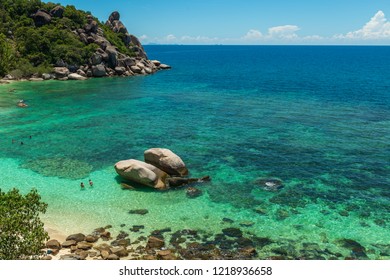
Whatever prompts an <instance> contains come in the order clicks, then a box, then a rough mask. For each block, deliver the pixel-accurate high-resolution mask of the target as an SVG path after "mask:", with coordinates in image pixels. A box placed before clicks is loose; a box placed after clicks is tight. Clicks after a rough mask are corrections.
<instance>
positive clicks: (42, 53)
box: [0, 0, 170, 81]
mask: <svg viewBox="0 0 390 280" xmlns="http://www.w3.org/2000/svg"><path fill="white" fill-rule="evenodd" d="M21 1H22V4H21V5H22V6H21V8H20V9H19V10H17V11H15V12H13V13H11V12H10V11H11V10H12V2H10V1H6V2H4V3H0V10H2V9H4V15H3V18H0V39H1V40H0V46H1V48H2V49H4V50H5V51H3V52H0V60H2V63H0V77H1V76H5V80H12V79H21V78H30V79H31V80H32V81H39V80H48V79H58V80H68V79H72V80H83V79H86V78H89V77H106V76H133V75H148V74H152V73H155V72H157V71H158V70H162V69H169V68H170V66H168V65H165V64H162V63H160V62H159V61H157V60H149V59H148V56H147V54H146V52H145V49H144V48H143V46H142V44H141V42H140V41H139V40H138V38H137V37H136V36H134V35H132V34H130V33H129V32H128V29H127V28H126V26H125V25H124V24H123V22H122V21H121V20H120V14H119V12H117V11H115V12H112V13H111V15H110V16H109V18H108V20H107V21H106V22H105V24H104V23H102V22H100V21H99V20H98V19H97V18H95V17H94V16H92V15H91V14H90V13H88V12H84V11H81V10H77V9H76V8H75V7H74V6H61V5H56V4H53V3H43V2H40V1H38V2H37V3H36V5H35V4H34V5H35V6H34V5H32V4H31V3H30V2H29V1H27V0H21ZM32 11H33V12H32ZM15 13H16V14H15ZM26 18H27V19H26Z"/></svg>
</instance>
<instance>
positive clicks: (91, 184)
mask: <svg viewBox="0 0 390 280" xmlns="http://www.w3.org/2000/svg"><path fill="white" fill-rule="evenodd" d="M89 185H90V186H91V187H92V186H93V182H92V180H91V179H89Z"/></svg>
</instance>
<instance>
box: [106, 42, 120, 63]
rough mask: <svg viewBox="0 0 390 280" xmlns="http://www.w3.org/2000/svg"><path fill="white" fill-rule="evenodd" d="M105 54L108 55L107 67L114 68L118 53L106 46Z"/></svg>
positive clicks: (111, 47)
mask: <svg viewBox="0 0 390 280" xmlns="http://www.w3.org/2000/svg"><path fill="white" fill-rule="evenodd" d="M106 53H107V55H108V66H109V67H110V68H115V67H116V66H117V65H118V52H117V50H116V48H115V47H114V46H108V47H107V48H106Z"/></svg>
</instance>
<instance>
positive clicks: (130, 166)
mask: <svg viewBox="0 0 390 280" xmlns="http://www.w3.org/2000/svg"><path fill="white" fill-rule="evenodd" d="M144 158H145V162H142V161H139V160H135V159H129V160H123V161H119V162H118V163H116V164H115V170H116V172H117V173H118V175H119V176H121V177H122V178H123V179H125V180H128V181H132V182H136V183H139V184H141V185H144V186H149V187H153V188H155V189H159V190H168V189H172V188H179V187H183V186H187V185H193V184H199V183H204V182H208V181H210V180H211V178H210V176H204V177H201V178H188V177H186V175H188V173H189V172H188V169H187V167H186V165H185V164H184V162H183V161H182V159H181V158H180V157H179V156H178V155H176V154H174V153H173V152H172V151H171V150H168V149H163V148H152V149H149V150H146V151H145V152H144ZM121 185H122V188H123V189H132V190H133V189H135V188H134V187H133V186H131V185H128V184H127V182H122V183H121ZM201 194H202V191H201V190H199V189H196V188H194V187H192V188H189V189H188V191H187V196H188V197H191V198H192V197H197V196H200V195H201ZM129 213H130V212H129Z"/></svg>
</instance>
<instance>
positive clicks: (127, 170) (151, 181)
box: [115, 159, 167, 189]
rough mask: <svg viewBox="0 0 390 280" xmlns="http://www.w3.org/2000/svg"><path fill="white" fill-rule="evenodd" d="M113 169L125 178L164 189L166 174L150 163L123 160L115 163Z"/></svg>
mask: <svg viewBox="0 0 390 280" xmlns="http://www.w3.org/2000/svg"><path fill="white" fill-rule="evenodd" d="M115 170H116V172H117V173H118V174H119V175H120V176H121V177H122V178H125V179H127V180H130V181H133V182H137V183H139V184H142V185H145V186H149V187H153V188H155V189H166V185H165V179H166V177H167V174H166V173H165V172H164V171H162V170H160V169H158V168H157V167H155V166H153V165H151V164H147V163H145V162H142V161H139V160H135V159H130V160H123V161H120V162H118V163H116V164H115Z"/></svg>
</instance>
